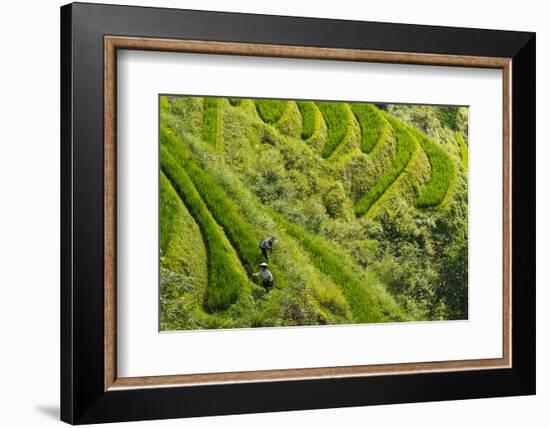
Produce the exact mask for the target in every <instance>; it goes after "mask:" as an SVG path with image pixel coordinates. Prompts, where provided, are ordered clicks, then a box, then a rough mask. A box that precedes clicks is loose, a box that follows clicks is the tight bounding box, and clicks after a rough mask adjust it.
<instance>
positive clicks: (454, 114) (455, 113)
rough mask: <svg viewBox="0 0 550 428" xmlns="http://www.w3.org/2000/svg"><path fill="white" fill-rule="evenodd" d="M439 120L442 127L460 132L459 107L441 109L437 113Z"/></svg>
mask: <svg viewBox="0 0 550 428" xmlns="http://www.w3.org/2000/svg"><path fill="white" fill-rule="evenodd" d="M437 119H438V120H439V123H441V126H443V127H445V128H449V129H452V130H453V131H458V129H459V121H460V114H459V110H458V107H452V106H443V107H439V109H438V112H437Z"/></svg>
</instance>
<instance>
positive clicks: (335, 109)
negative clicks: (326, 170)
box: [316, 101, 349, 158]
mask: <svg viewBox="0 0 550 428" xmlns="http://www.w3.org/2000/svg"><path fill="white" fill-rule="evenodd" d="M316 105H317V108H318V109H319V110H320V111H321V113H322V114H323V118H324V120H325V123H326V124H327V138H326V142H325V146H324V147H323V151H322V152H321V155H322V156H323V157H324V158H328V157H329V156H330V155H332V153H333V152H334V151H335V150H336V148H337V147H338V146H339V145H340V143H341V142H342V140H343V139H344V137H345V136H346V132H347V130H348V122H349V117H348V112H347V110H348V108H349V107H347V106H346V105H345V104H343V103H333V102H326V101H324V102H318V103H316Z"/></svg>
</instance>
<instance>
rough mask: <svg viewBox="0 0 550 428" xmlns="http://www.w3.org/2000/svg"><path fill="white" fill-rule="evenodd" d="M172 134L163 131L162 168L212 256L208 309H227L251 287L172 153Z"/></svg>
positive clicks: (209, 269)
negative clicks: (248, 286) (170, 149)
mask: <svg viewBox="0 0 550 428" xmlns="http://www.w3.org/2000/svg"><path fill="white" fill-rule="evenodd" d="M174 140H175V138H174V137H173V135H171V133H170V132H169V131H167V130H165V129H163V128H161V167H162V171H163V172H164V174H165V175H166V177H167V178H168V179H169V180H170V182H171V183H172V185H173V186H174V188H175V190H176V192H177V193H178V195H179V197H180V198H181V199H182V201H183V203H184V204H185V206H186V207H187V209H188V210H189V212H190V213H191V215H192V216H193V218H194V219H195V221H196V222H197V224H198V226H199V228H200V230H201V233H202V235H203V239H204V241H205V244H206V249H207V255H208V287H207V290H206V296H205V307H206V308H207V309H208V310H210V311H219V310H225V309H227V308H228V307H229V306H230V305H231V304H233V303H235V302H236V301H237V298H238V297H239V293H240V292H241V291H242V290H243V289H244V288H245V287H247V282H248V280H247V277H246V275H245V273H244V271H243V270H242V268H241V266H240V264H239V261H238V258H237V257H236V256H235V254H234V252H233V249H232V247H231V245H230V244H229V242H228V241H227V238H226V237H225V236H224V233H223V230H222V229H221V228H220V227H219V226H218V224H217V223H216V221H215V220H214V218H213V217H212V214H211V213H210V211H209V210H208V207H207V206H206V204H205V203H204V201H203V200H202V198H201V196H200V195H199V193H198V192H197V190H196V188H195V186H194V185H193V182H192V181H191V179H190V178H189V176H188V175H187V173H186V172H185V169H184V168H182V167H181V165H180V164H179V163H178V162H177V161H176V159H174V157H173V156H172V155H171V154H170V152H169V150H168V147H170V146H172V145H174V144H177V141H174Z"/></svg>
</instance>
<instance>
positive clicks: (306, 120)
mask: <svg viewBox="0 0 550 428" xmlns="http://www.w3.org/2000/svg"><path fill="white" fill-rule="evenodd" d="M296 104H298V108H299V109H300V113H301V114H302V139H303V140H307V139H308V138H309V137H311V136H312V135H313V133H314V132H315V116H316V114H315V103H314V102H312V101H298V102H297V103H296Z"/></svg>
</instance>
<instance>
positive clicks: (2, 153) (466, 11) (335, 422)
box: [0, 0, 550, 428]
mask: <svg viewBox="0 0 550 428" xmlns="http://www.w3.org/2000/svg"><path fill="white" fill-rule="evenodd" d="M121 2H122V0H121ZM62 3H63V2H60V1H58V0H42V1H32V0H27V1H21V2H17V1H10V2H4V3H2V6H0V7H1V9H0V33H1V36H2V37H1V38H0V40H1V45H0V46H1V50H0V55H1V56H0V58H1V66H0V109H1V111H0V118H1V120H0V196H1V198H2V205H1V208H0V326H1V327H0V328H1V330H0V332H1V334H0V349H1V351H0V403H1V404H0V409H1V411H0V424H1V425H2V426H6V427H10V428H11V427H44V426H54V425H55V424H59V422H58V412H59V410H58V407H59V398H58V397H59V363H58V361H59V332H58V331H59V9H58V8H59V6H60V5H61V4H62ZM104 3H112V2H111V1H104ZM125 3H127V4H136V5H148V6H170V7H181V8H190V9H208V10H224V11H234V12H253V13H254V12H255V13H268V14H282V15H298V16H313V17H324V18H343V19H359V20H370V21H389V22H405V23H414V24H433V25H452V26H463V27H485V28H496V29H508V30H529V31H536V32H537V55H538V58H537V76H538V82H537V85H538V91H537V122H538V127H537V141H538V144H537V178H538V183H539V184H538V188H537V199H538V203H537V231H538V239H537V241H538V242H537V250H538V251H537V253H538V255H537V264H538V272H537V279H538V291H537V293H538V304H537V321H538V328H537V340H538V352H537V358H538V394H537V396H534V397H519V398H515V397H514V398H499V399H485V400H467V401H461V402H442V403H421V404H405V405H397V406H378V407H363V408H351V409H330V410H316V411H302V412H286V413H274V414H264V415H244V416H226V417H216V418H198V419H189V420H184V421H182V420H173V421H155V422H144V423H140V426H158V427H171V426H179V427H181V426H184V427H203V428H206V427H212V426H216V427H239V428H245V427H258V426H261V427H263V428H268V427H281V426H302V427H305V426H310V425H311V426H318V427H320V426H323V427H324V426H327V427H329V426H341V427H344V426H345V427H354V426H357V427H359V426H361V427H363V426H366V425H368V426H373V427H393V426H399V425H405V426H407V428H413V427H422V428H428V427H441V426H445V427H446V428H452V427H461V428H464V427H468V426H479V425H490V426H497V425H498V426H499V427H501V428H505V427H517V426H529V427H542V426H548V423H549V421H550V416H549V414H548V411H547V409H546V406H548V405H550V369H549V368H548V361H549V360H548V358H549V350H550V349H549V342H550V340H549V336H550V335H549V330H550V329H549V328H548V323H549V321H550V319H549V316H548V313H547V312H545V307H546V305H545V304H544V302H546V301H548V299H550V293H549V292H548V289H547V287H546V286H547V285H548V284H549V280H550V268H549V265H550V264H549V263H548V259H549V258H550V250H548V248H547V246H545V245H544V244H545V240H546V239H550V228H549V226H548V221H547V219H548V218H549V216H550V201H549V195H548V191H547V190H546V187H545V184H547V183H549V182H550V168H548V167H547V166H546V162H549V161H550V149H549V146H548V144H544V143H545V142H546V143H547V142H548V138H549V137H550V135H549V133H548V128H545V125H546V124H547V123H548V117H550V108H548V99H547V97H548V96H549V95H550V93H549V80H548V76H550V70H549V67H548V66H549V64H548V52H550V27H549V26H548V22H547V19H548V18H549V17H550V14H549V13H548V11H547V10H545V6H544V4H545V2H542V1H534V0H523V1H504V0H500V1H487V2H481V1H479V0H461V1H454V2H442V1H441V0H438V1H423V0H416V1H410V0H393V1H382V2H366V1H365V2H359V1H356V0H355V1H353V0H338V1H330V2H329V1H325V2H321V1H320V0H316V1H310V2H306V1H302V2H298V1H296V0H276V1H270V2H258V1H256V2H250V1H249V2H247V1H245V0H231V1H227V0H226V1H223V0H202V1H199V0H188V1H176V0H172V1H170V0H156V1H155V0H147V1H126V2H125ZM266 399H269V397H266ZM125 426H138V424H137V423H135V424H127V425H125Z"/></svg>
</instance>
